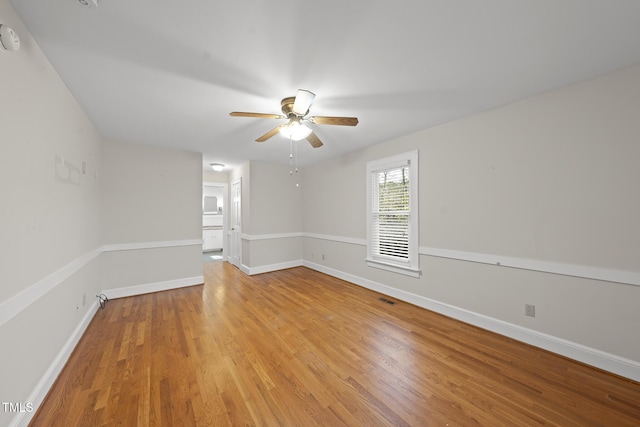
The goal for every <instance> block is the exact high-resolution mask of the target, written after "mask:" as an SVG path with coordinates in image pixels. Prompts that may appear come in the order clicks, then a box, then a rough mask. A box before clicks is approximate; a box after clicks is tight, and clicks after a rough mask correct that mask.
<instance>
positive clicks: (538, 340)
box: [303, 261, 640, 382]
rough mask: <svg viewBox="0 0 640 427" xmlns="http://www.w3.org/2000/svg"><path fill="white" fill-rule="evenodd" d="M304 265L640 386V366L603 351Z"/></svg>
mask: <svg viewBox="0 0 640 427" xmlns="http://www.w3.org/2000/svg"><path fill="white" fill-rule="evenodd" d="M303 265H304V266H305V267H309V268H311V269H313V270H317V271H319V272H321V273H325V274H328V275H330V276H333V277H337V278H339V279H342V280H346V281H348V282H351V283H354V284H356V285H359V286H362V287H364V288H367V289H371V290H373V291H376V292H380V293H382V294H385V295H389V296H392V297H394V298H397V299H399V300H402V301H406V302H408V303H411V304H414V305H417V306H419V307H422V308H426V309H427V310H431V311H434V312H436V313H440V314H443V315H445V316H448V317H451V318H454V319H457V320H460V321H462V322H465V323H469V324H471V325H474V326H478V327H480V328H482V329H486V330H489V331H491V332H495V333H497V334H500V335H504V336H507V337H509V338H513V339H515V340H518V341H521V342H524V343H527V344H530V345H533V346H535V347H539V348H543V349H545V350H548V351H551V352H553V353H556V354H559V355H562V356H565V357H568V358H570V359H573V360H576V361H579V362H582V363H586V364H588V365H591V366H594V367H596V368H599V369H602V370H605V371H608V372H611V373H614V374H616V375H620V376H623V377H625V378H629V379H632V380H634V381H638V382H640V363H638V362H636V361H634V360H630V359H626V358H624V357H620V356H616V355H613V354H610V353H606V352H604V351H600V350H597V349H594V348H591V347H587V346H584V345H581V344H577V343H574V342H571V341H568V340H564V339H562V338H558V337H554V336H552V335H548V334H544V333H542V332H538V331H534V330H531V329H528V328H524V327H522V326H518V325H514V324H512V323H508V322H504V321H502V320H498V319H495V318H492V317H489V316H485V315H483V314H479V313H475V312H472V311H469V310H464V309H462V308H459V307H455V306H452V305H449V304H444V303H441V302H438V301H435V300H432V299H430V298H426V297H423V296H420V295H416V294H413V293H411V292H406V291H403V290H400V289H396V288H393V287H390V286H387V285H383V284H381V283H378V282H374V281H372V280H369V279H365V278H362V277H359V276H356V275H353V274H349V273H345V272H342V271H339V270H335V269H332V268H329V267H326V266H324V265H320V264H316V263H312V262H309V261H304V264H303Z"/></svg>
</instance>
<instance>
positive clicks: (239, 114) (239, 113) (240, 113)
mask: <svg viewBox="0 0 640 427" xmlns="http://www.w3.org/2000/svg"><path fill="white" fill-rule="evenodd" d="M229 115H230V116H233V117H257V118H260V119H286V117H285V116H283V115H282V114H265V113H246V112H243V111H234V112H232V113H229Z"/></svg>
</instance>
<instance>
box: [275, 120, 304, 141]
mask: <svg viewBox="0 0 640 427" xmlns="http://www.w3.org/2000/svg"><path fill="white" fill-rule="evenodd" d="M280 134H281V135H282V136H284V137H285V138H287V139H292V140H294V141H300V140H301V139H305V138H306V137H308V136H309V134H311V129H310V128H309V127H307V126H305V125H303V124H301V123H300V122H298V121H292V122H291V123H289V124H288V125H287V126H283V127H281V128H280Z"/></svg>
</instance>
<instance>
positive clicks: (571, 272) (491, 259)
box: [420, 247, 640, 286]
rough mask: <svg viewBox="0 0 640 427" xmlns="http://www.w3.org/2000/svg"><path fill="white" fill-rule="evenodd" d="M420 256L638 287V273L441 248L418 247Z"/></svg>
mask: <svg viewBox="0 0 640 427" xmlns="http://www.w3.org/2000/svg"><path fill="white" fill-rule="evenodd" d="M420 254H421V255H427V256H433V257H439V258H449V259H455V260H460V261H469V262H479V263H482V264H490V265H495V266H499V267H510V268H518V269H521V270H531V271H538V272H542V273H552V274H560V275H563V276H573V277H580V278H583V279H594V280H602V281H605V282H614V283H622V284H625V285H635V286H640V273H638V272H634V271H625V270H614V269H611V268H601V267H591V266H587V265H576V264H566V263H559V262H551V261H542V260H536V259H527V258H517V257H509V256H502V255H492V254H483V253H477V252H464V251H456V250H451V249H442V248H429V247H420Z"/></svg>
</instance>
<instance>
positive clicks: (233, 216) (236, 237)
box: [229, 177, 242, 269]
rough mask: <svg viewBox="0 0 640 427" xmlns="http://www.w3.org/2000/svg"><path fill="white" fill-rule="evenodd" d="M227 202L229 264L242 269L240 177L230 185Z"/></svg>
mask: <svg viewBox="0 0 640 427" xmlns="http://www.w3.org/2000/svg"><path fill="white" fill-rule="evenodd" d="M236 190H237V193H238V194H237V195H236V194H234V192H235V191H236ZM236 197H237V200H236ZM229 201H230V203H229V204H230V205H231V206H230V208H229V211H230V214H229V217H230V218H229V262H230V263H231V264H233V265H235V266H236V267H238V268H239V269H242V177H240V178H238V179H237V180H235V181H233V182H232V183H231V191H230V192H229ZM236 202H237V205H236Z"/></svg>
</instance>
